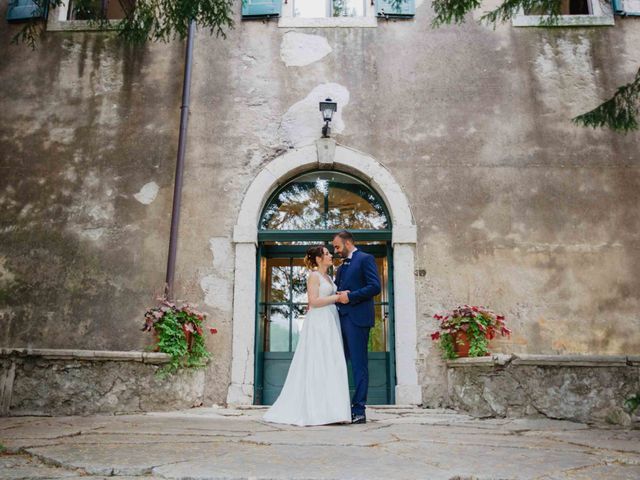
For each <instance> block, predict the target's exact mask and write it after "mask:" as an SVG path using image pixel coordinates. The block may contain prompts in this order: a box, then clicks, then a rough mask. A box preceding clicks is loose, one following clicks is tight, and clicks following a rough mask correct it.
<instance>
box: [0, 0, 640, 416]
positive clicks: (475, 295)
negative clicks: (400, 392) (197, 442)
mask: <svg viewBox="0 0 640 480" xmlns="http://www.w3.org/2000/svg"><path fill="white" fill-rule="evenodd" d="M429 8H430V7H429V5H428V2H425V3H423V4H421V5H420V6H419V8H418V11H417V15H416V18H415V20H410V21H397V22H396V21H389V22H387V21H380V22H379V24H378V27H377V28H338V29H331V28H315V29H285V28H278V26H277V22H274V21H271V22H262V21H252V22H242V21H240V19H239V18H238V19H237V20H238V21H237V25H236V28H235V29H234V30H232V31H230V32H229V34H228V38H227V39H225V40H222V39H219V38H215V37H211V36H210V35H209V34H207V33H205V32H200V33H199V34H198V37H197V41H196V49H195V66H194V79H193V82H194V83H193V92H192V95H193V97H192V114H191V118H190V130H189V143H188V151H187V164H186V171H185V189H184V197H183V213H182V226H181V237H180V245H179V247H180V248H179V252H178V261H179V265H178V282H177V288H178V296H183V297H185V298H189V299H190V300H194V301H199V302H200V303H201V304H203V305H204V307H205V309H206V310H207V311H208V312H209V313H210V315H211V318H212V323H214V324H215V325H216V326H217V327H218V329H219V331H220V334H219V335H218V336H216V337H215V338H213V339H211V340H210V342H211V346H212V348H214V350H215V351H216V354H215V355H216V361H214V362H212V363H211V366H210V369H209V371H208V372H207V378H208V379H209V381H208V382H207V398H208V400H209V401H215V402H222V401H224V398H225V396H226V389H227V386H228V381H229V365H230V351H231V328H232V325H231V316H232V304H233V294H234V286H233V282H232V279H233V265H234V261H233V255H234V250H233V247H232V244H231V234H232V229H233V225H234V224H235V221H236V218H237V213H238V208H239V205H240V203H241V201H242V198H243V194H244V192H245V190H246V189H247V187H248V185H249V184H250V182H251V180H252V179H253V178H255V176H256V175H257V174H258V172H259V171H260V169H261V167H262V166H263V165H265V164H266V162H268V161H269V160H270V159H272V158H274V157H275V156H277V155H279V154H281V153H283V152H284V151H286V150H287V149H289V148H292V147H293V148H296V147H300V146H303V145H305V144H309V143H311V142H313V141H314V140H315V139H316V138H318V137H319V136H320V128H321V120H320V114H319V112H318V111H317V102H318V101H319V100H320V99H322V98H324V97H325V96H331V97H332V98H334V99H337V100H338V114H339V117H338V118H337V119H336V121H335V122H334V125H333V133H334V137H335V138H336V140H337V141H338V142H339V143H340V144H343V145H346V146H349V147H353V148H356V149H359V150H361V151H363V152H366V153H367V154H369V155H371V156H373V157H374V158H376V159H378V160H379V161H380V162H382V163H383V164H384V165H385V166H387V167H388V168H389V169H390V171H391V172H392V174H393V175H394V177H395V178H396V180H397V181H398V183H399V184H400V185H402V187H403V188H404V191H405V193H406V195H407V196H408V198H409V202H410V204H411V206H412V208H413V212H414V215H415V219H416V224H417V226H418V247H417V257H416V267H417V268H421V269H425V270H426V276H424V277H416V291H417V295H418V309H419V311H418V319H419V324H418V335H419V347H418V348H419V354H420V358H421V364H420V369H419V372H420V376H421V381H422V383H423V385H424V389H425V399H426V400H427V403H430V404H436V403H438V402H439V401H440V399H441V398H442V395H444V394H445V392H446V388H445V387H444V385H443V384H444V381H443V378H444V375H443V374H442V370H443V368H444V367H443V364H442V362H441V361H440V360H439V359H438V352H437V351H436V350H435V349H434V348H433V346H432V344H431V342H430V340H429V339H428V333H429V332H430V331H431V330H432V329H433V328H434V326H435V325H434V323H433V321H432V319H431V315H432V314H433V313H434V312H436V311H438V310H441V309H443V308H447V307H451V306H455V305H456V304H458V303H462V302H469V303H480V304H486V305H489V306H491V307H492V308H494V309H495V310H498V311H501V312H503V313H505V314H506V315H507V319H508V321H509V322H510V326H511V327H512V328H513V330H514V334H513V336H512V338H511V339H510V340H507V341H502V342H498V343H497V345H496V350H498V351H502V352H519V353H546V354H552V353H597V354H631V353H633V352H637V350H638V345H640V333H639V332H640V328H639V327H640V317H639V316H638V315H637V311H638V306H639V305H638V304H639V303H640V302H639V298H638V294H637V292H638V291H639V288H638V287H639V285H638V278H640V277H638V275H637V274H636V272H637V271H638V266H639V263H640V255H639V253H638V252H639V246H640V244H639V241H638V238H637V233H636V232H637V231H638V229H639V227H640V213H639V211H638V208H637V206H638V201H639V200H640V198H639V197H640V194H639V193H638V192H639V191H640V190H639V188H638V187H639V186H640V170H639V167H640V158H639V156H640V154H639V153H638V148H637V143H638V140H639V139H640V136H639V135H638V134H637V133H636V134H631V135H627V136H622V135H617V134H613V133H609V132H605V131H593V130H586V129H583V128H579V127H576V126H573V125H572V124H571V123H570V121H569V119H570V118H571V116H573V115H575V114H577V113H580V112H582V111H585V110H588V109H589V108H592V107H593V106H595V105H597V104H598V103H599V101H600V100H601V99H604V98H606V97H607V96H608V95H609V94H611V93H612V92H613V91H614V89H615V87H617V86H618V85H620V84H622V83H626V82H629V81H630V80H631V79H632V78H633V75H634V74H635V72H636V71H637V68H638V66H640V49H638V47H637V46H638V45H640V21H638V20H637V19H620V18H616V26H615V27H612V28H592V29H585V28H572V29H552V30H548V29H516V28H513V27H511V26H510V25H504V26H501V27H499V28H498V29H496V30H495V31H494V30H492V29H491V28H486V27H481V26H478V25H476V24H474V23H469V24H467V25H464V26H461V27H447V28H441V29H438V30H432V29H431V27H430V20H431V13H430V10H429ZM0 32H2V33H1V35H2V37H1V39H2V41H4V42H5V43H7V41H8V36H9V33H10V32H9V28H8V27H7V25H6V24H2V26H1V27H0ZM181 61H182V46H181V45H180V44H178V43H176V44H171V45H151V46H148V47H145V48H143V49H139V50H129V49H127V48H125V47H123V46H122V45H120V44H119V43H118V42H117V41H115V40H113V39H110V38H109V37H108V36H104V35H96V34H91V33H87V34H74V35H67V34H53V35H49V36H48V37H47V41H46V46H45V48H42V49H39V50H38V51H37V52H35V53H32V52H30V51H29V50H28V49H27V48H22V47H21V48H18V47H11V49H9V56H8V57H7V56H6V55H5V56H4V57H3V58H2V59H0V62H1V63H0V82H1V84H2V85H3V86H4V85H9V87H8V88H4V87H3V89H2V93H1V95H2V97H1V98H0V102H1V104H2V107H3V112H5V115H3V116H2V118H1V119H0V131H1V132H2V133H1V136H0V141H1V142H2V145H1V148H2V152H3V153H2V155H3V159H2V171H3V176H2V180H1V182H2V185H0V188H1V189H2V190H0V191H1V192H2V197H1V198H2V199H3V200H2V204H1V207H0V208H2V219H1V221H2V236H3V237H2V242H1V243H2V247H1V248H2V250H1V251H0V254H1V255H2V256H3V259H2V263H0V265H2V267H1V268H2V270H1V271H2V272H3V273H2V276H1V277H0V281H2V282H3V284H2V285H3V289H4V291H5V292H8V293H6V294H4V297H3V306H2V312H3V313H2V315H3V319H6V320H7V321H3V322H2V329H3V331H2V334H1V335H2V337H1V338H2V339H3V342H5V343H7V344H8V345H12V344H16V343H26V342H30V343H31V344H32V345H33V346H39V347H71V346H81V347H82V348H98V347H100V348H114V349H116V348H117V349H129V348H139V346H140V345H142V344H143V343H144V341H145V339H144V338H143V337H141V336H140V335H139V334H138V333H137V332H136V330H135V329H136V328H137V326H138V321H139V318H140V312H141V311H142V310H143V309H144V306H145V305H147V304H148V303H149V301H150V300H151V299H152V295H151V292H153V290H157V289H159V288H161V285H162V281H163V278H164V277H163V273H164V262H165V254H166V248H167V247H166V243H167V236H168V221H169V214H170V201H171V182H172V176H173V164H174V158H175V145H176V143H177V138H176V136H177V135H176V132H177V121H178V107H179V89H180V79H181V67H182V64H181ZM72 172H73V173H72ZM74 174H75V175H74ZM43 179H44V180H43ZM39 182H41V183H39ZM150 182H155V184H156V185H157V187H156V186H154V185H153V184H151V183H150ZM145 185H146V187H145ZM156 189H157V192H156ZM65 192H68V193H67V194H66V195H65ZM109 192H111V193H109ZM52 195H54V197H51V196H52ZM136 195H138V198H136ZM154 196H155V199H153V197H154ZM151 199H153V200H151ZM148 201H150V203H148V204H147V203H145V202H148ZM28 205H31V207H28ZM100 229H102V230H100ZM6 285H9V286H6ZM247 301H253V299H247ZM246 321H247V322H253V321H254V319H247V320H246Z"/></svg>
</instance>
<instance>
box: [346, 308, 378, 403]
mask: <svg viewBox="0 0 640 480" xmlns="http://www.w3.org/2000/svg"><path fill="white" fill-rule="evenodd" d="M340 325H341V327H342V341H343V343H344V354H345V357H346V359H347V360H351V371H352V373H353V383H354V386H355V391H354V392H353V397H352V399H351V413H352V414H354V415H364V411H365V408H366V407H365V404H366V403H367V390H368V388H369V358H368V355H367V351H368V347H369V332H370V331H371V327H359V326H358V325H355V324H354V323H353V322H352V321H351V320H350V319H349V317H341V318H340Z"/></svg>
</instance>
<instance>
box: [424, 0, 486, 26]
mask: <svg viewBox="0 0 640 480" xmlns="http://www.w3.org/2000/svg"><path fill="white" fill-rule="evenodd" d="M481 4H482V1H481V0H433V1H432V2H431V5H432V6H433V11H434V12H435V14H436V16H435V18H434V19H433V21H432V22H431V25H432V26H434V27H439V26H441V25H449V24H451V23H455V24H461V23H464V17H465V16H466V15H467V13H469V12H471V11H472V10H475V9H476V8H478V7H479V6H480V5H481Z"/></svg>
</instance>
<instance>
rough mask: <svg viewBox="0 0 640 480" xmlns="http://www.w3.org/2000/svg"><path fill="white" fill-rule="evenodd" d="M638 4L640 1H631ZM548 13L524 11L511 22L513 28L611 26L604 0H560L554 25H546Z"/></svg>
mask: <svg viewBox="0 0 640 480" xmlns="http://www.w3.org/2000/svg"><path fill="white" fill-rule="evenodd" d="M633 1H637V2H640V0H633ZM548 19H549V15H548V12H545V11H541V10H535V9H530V10H524V9H521V10H520V12H519V13H518V14H517V15H516V16H515V17H514V19H513V20H512V21H511V23H512V25H513V26H514V27H547V26H548V27H576V26H596V25H601V26H602V25H613V24H614V19H613V10H612V8H611V5H610V4H609V3H607V1H606V0H562V1H561V3H560V15H559V16H558V17H557V21H556V23H554V24H553V25H548V24H546V23H545V22H546V21H547V20H548Z"/></svg>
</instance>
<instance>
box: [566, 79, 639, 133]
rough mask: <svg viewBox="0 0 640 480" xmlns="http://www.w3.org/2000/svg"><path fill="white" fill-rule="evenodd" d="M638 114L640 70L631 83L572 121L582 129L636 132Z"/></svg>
mask: <svg viewBox="0 0 640 480" xmlns="http://www.w3.org/2000/svg"><path fill="white" fill-rule="evenodd" d="M639 113H640V70H638V73H636V78H635V80H634V81H633V82H631V83H628V84H627V85H624V86H622V87H620V88H618V90H617V91H616V93H615V94H614V95H613V97H611V98H610V99H609V100H607V101H606V102H604V103H602V104H601V105H599V106H597V107H596V108H594V109H593V110H591V111H590V112H587V113H583V114H582V115H578V116H577V117H575V118H573V119H572V122H573V123H575V124H576V125H581V126H583V127H593V128H598V127H608V128H610V129H611V130H614V131H616V132H623V133H626V132H630V131H633V130H638V128H639V127H640V125H639V124H638V114H639Z"/></svg>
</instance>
